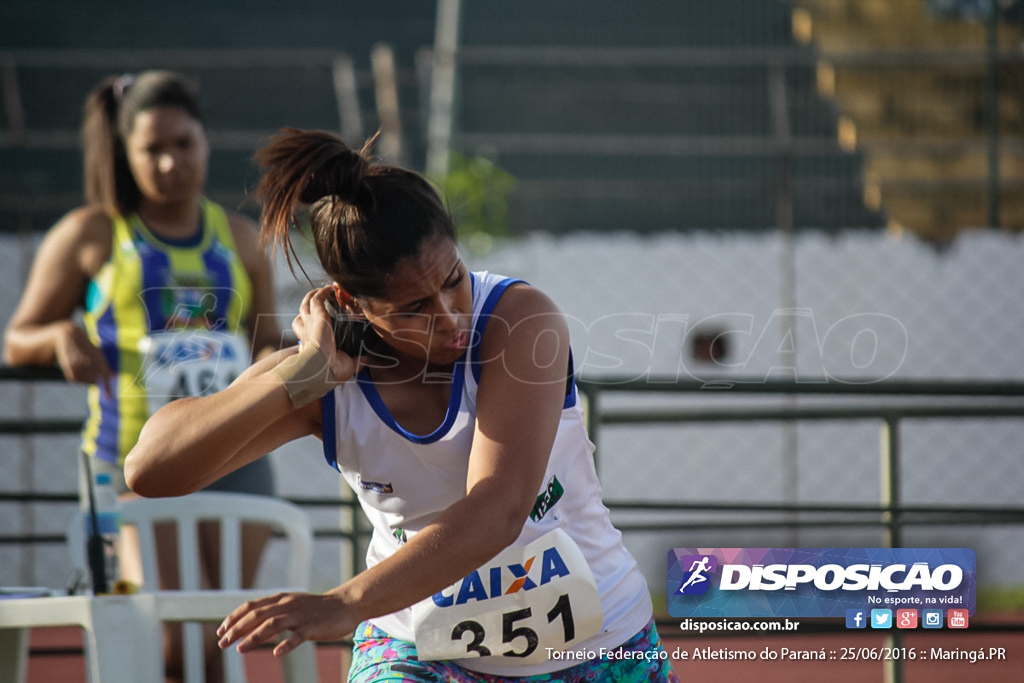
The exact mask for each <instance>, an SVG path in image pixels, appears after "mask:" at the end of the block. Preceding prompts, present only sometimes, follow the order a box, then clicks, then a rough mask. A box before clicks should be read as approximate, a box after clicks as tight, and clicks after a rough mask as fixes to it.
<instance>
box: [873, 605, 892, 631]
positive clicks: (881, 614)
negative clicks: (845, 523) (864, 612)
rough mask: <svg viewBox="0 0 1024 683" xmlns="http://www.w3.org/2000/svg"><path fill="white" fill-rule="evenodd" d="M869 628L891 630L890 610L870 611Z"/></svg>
mask: <svg viewBox="0 0 1024 683" xmlns="http://www.w3.org/2000/svg"><path fill="white" fill-rule="evenodd" d="M871 628H892V610H891V609H873V610H871Z"/></svg>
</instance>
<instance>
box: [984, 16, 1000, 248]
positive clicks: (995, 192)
mask: <svg viewBox="0 0 1024 683" xmlns="http://www.w3.org/2000/svg"><path fill="white" fill-rule="evenodd" d="M985 26H986V29H985V42H986V46H985V63H986V65H987V72H988V73H987V76H988V78H987V83H986V86H985V94H986V100H987V102H986V109H987V110H988V224H989V227H991V228H998V227H999V224H1000V206H999V203H1000V202H999V185H1000V183H999V73H998V67H999V65H998V63H997V60H996V57H997V54H998V51H999V8H998V6H997V5H996V3H994V2H993V3H992V7H991V10H990V12H989V17H988V21H987V22H986V24H985Z"/></svg>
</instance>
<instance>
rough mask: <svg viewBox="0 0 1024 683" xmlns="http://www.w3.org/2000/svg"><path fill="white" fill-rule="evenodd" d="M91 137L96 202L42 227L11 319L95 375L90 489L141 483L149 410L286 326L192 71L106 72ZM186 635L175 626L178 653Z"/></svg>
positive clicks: (92, 109) (254, 534)
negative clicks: (229, 199)
mask: <svg viewBox="0 0 1024 683" xmlns="http://www.w3.org/2000/svg"><path fill="white" fill-rule="evenodd" d="M82 142H83V149H84V177H85V199H86V205H85V206H82V207H80V208H77V209H74V210H73V211H71V212H70V213H68V214H67V215H66V216H64V217H63V218H61V219H60V220H59V221H58V222H57V223H56V224H55V225H54V226H53V227H52V228H51V229H50V230H49V232H48V233H47V234H46V236H45V238H44V239H43V241H42V244H41V245H40V247H39V249H38V251H37V253H36V256H35V260H34V263H33V264H32V269H31V272H30V274H29V277H28V283H27V284H26V287H25V290H24V292H23V294H22V297H21V300H20V302H19V304H18V307H17V309H16V310H15V312H14V315H13V317H12V318H11V320H10V322H9V323H8V326H7V330H6V334H5V338H4V361H5V362H6V363H8V364H10V365H52V364H54V363H56V364H57V365H59V366H60V368H61V370H62V371H63V373H64V376H65V377H66V378H67V379H68V381H71V382H82V383H86V384H89V385H91V386H90V387H89V392H88V408H89V414H88V418H87V420H86V423H85V425H84V427H83V430H82V451H83V453H84V454H85V455H86V456H88V459H87V460H84V462H85V463H86V464H87V465H88V467H83V468H82V471H83V472H85V471H88V472H91V475H92V476H82V477H80V489H81V490H80V495H82V496H83V500H86V499H87V498H86V496H88V489H87V488H86V487H88V486H91V484H92V481H94V477H95V475H96V474H97V473H100V472H109V473H110V474H111V475H112V480H113V482H114V483H115V487H116V488H117V489H118V490H119V492H120V493H121V494H124V495H129V491H128V488H127V486H126V485H125V481H124V474H123V464H124V459H125V456H126V455H127V453H128V451H129V450H131V448H132V446H133V445H135V442H136V440H137V439H138V436H139V432H140V430H141V429H142V425H143V424H144V423H145V421H146V419H147V418H148V417H149V415H150V414H151V413H153V412H155V411H156V409H157V408H159V407H160V406H162V405H164V404H165V403H167V402H169V401H171V400H173V399H175V398H180V397H183V396H191V395H199V394H204V393H210V392H214V391H217V390H219V389H222V388H224V387H226V386H228V384H230V383H231V382H232V381H233V380H234V379H235V377H237V376H238V375H240V374H241V373H242V372H243V371H244V370H245V368H246V367H248V365H249V364H250V362H251V360H252V359H253V358H254V357H259V356H260V355H262V354H264V353H265V352H267V351H268V350H274V349H276V348H278V346H279V345H280V342H281V332H280V329H279V327H278V325H277V322H276V320H275V318H274V315H273V314H274V293H273V283H272V279H271V268H270V263H269V261H268V259H267V256H266V255H265V253H264V251H263V250H261V249H260V248H259V246H258V244H257V239H256V237H257V231H256V226H255V225H254V223H253V222H252V221H251V220H249V219H248V218H246V217H244V216H242V215H241V214H238V213H234V212H229V211H225V210H224V209H223V208H221V207H220V206H218V205H217V204H214V203H213V202H211V201H209V200H207V199H206V198H205V197H204V195H203V191H204V184H205V181H206V173H207V162H208V158H209V152H210V149H209V144H208V142H207V138H206V132H205V129H204V125H203V115H202V111H201V109H200V104H199V99H198V96H197V93H196V90H195V89H194V87H193V86H192V84H191V83H189V82H188V81H187V80H185V79H184V78H183V77H181V76H180V75H178V74H175V73H172V72H167V71H148V72H143V73H140V74H138V75H123V76H118V77H109V78H107V79H105V80H104V81H103V82H101V83H100V84H99V85H98V86H97V87H96V89H94V90H93V91H92V92H91V93H90V94H89V96H88V98H87V100H86V103H85V117H84V122H83V125H82ZM79 314H80V319H81V324H80V323H79V322H78V316H79ZM208 489H211V490H223V491H239V492H246V493H256V494H264V495H269V494H272V493H273V490H274V485H273V476H272V472H271V467H270V463H269V462H268V461H267V460H266V459H260V460H257V461H255V462H253V463H251V464H250V465H249V466H247V467H246V468H244V469H242V470H239V471H238V472H235V473H233V474H231V475H229V476H228V477H225V478H224V479H223V480H221V481H218V482H213V483H211V485H210V486H209V487H208ZM127 531H128V530H127V529H126V532H127ZM122 536H123V543H124V547H123V548H122V563H121V564H122V567H123V572H122V573H123V577H124V578H125V579H128V580H133V581H136V582H140V583H141V576H140V573H139V572H140V570H139V568H138V567H137V566H133V558H136V557H137V553H133V552H132V551H131V549H130V548H131V545H132V537H131V536H130V535H128V534H127V533H125V534H123V535H122ZM267 538H268V536H267V531H266V530H265V529H262V528H250V529H247V532H246V539H245V541H246V544H245V550H244V552H245V560H244V562H243V566H244V574H245V576H244V581H245V584H246V585H251V583H252V581H253V578H254V576H255V572H256V569H257V564H258V559H259V555H260V553H261V552H262V547H263V545H264V544H265V542H266V539H267ZM170 540H172V539H170V538H167V537H166V536H165V537H164V540H163V542H161V543H160V548H158V550H159V551H161V552H160V575H161V584H162V586H163V587H168V588H173V587H175V585H176V584H177V577H176V574H177V564H176V562H175V558H174V557H173V556H171V555H170V553H169V552H168V549H169V548H172V547H173V545H171V544H170V543H169V541H170ZM203 551H204V553H203V554H204V557H205V558H208V562H207V567H208V569H209V572H208V578H209V581H210V585H211V587H216V583H217V581H216V577H217V576H218V575H219V574H218V571H217V569H218V568H217V566H216V565H217V563H218V562H219V555H218V554H217V548H216V543H215V539H213V538H210V537H209V534H208V533H207V537H206V538H204V548H203ZM135 564H136V565H137V559H136V560H135ZM177 640H178V638H177V635H176V634H175V635H174V636H173V637H169V643H170V644H169V648H170V652H169V659H168V661H169V662H170V664H171V667H172V669H173V668H174V662H178V663H179V664H180V651H179V644H178V642H177ZM218 664H219V657H212V658H211V666H212V667H214V668H216V667H217V666H218ZM172 673H173V672H172ZM215 675H216V674H215ZM172 678H173V676H172Z"/></svg>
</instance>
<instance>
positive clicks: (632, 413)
mask: <svg viewBox="0 0 1024 683" xmlns="http://www.w3.org/2000/svg"><path fill="white" fill-rule="evenodd" d="M14 381H23V382H24V381H27V382H37V381H63V377H62V375H61V373H60V372H59V371H58V370H57V369H56V368H11V367H0V383H4V382H14ZM578 387H579V390H580V393H581V394H582V395H583V396H584V397H585V401H586V411H587V421H588V428H589V430H590V434H591V438H592V439H593V440H594V442H595V443H598V441H599V439H600V437H601V430H602V428H603V427H609V426H614V425H635V426H643V425H659V424H685V423H729V422H774V423H790V422H797V421H819V420H840V421H860V420H871V421H875V422H877V423H878V424H879V426H880V430H881V433H882V436H883V438H882V440H881V447H880V449H879V453H878V457H879V460H880V465H881V466H880V471H881V476H882V482H881V484H882V494H881V500H880V502H879V504H878V505H857V504H829V505H823V504H813V505H803V504H791V503H779V504H764V503H756V504H752V503H746V502H742V501H734V502H724V503H723V502H700V501H688V502H678V501H654V500H606V501H605V502H606V504H607V506H608V507H609V508H610V509H612V510H613V511H619V512H640V513H652V512H653V513H669V514H676V515H678V514H680V513H688V512H700V513H704V514H707V513H712V514H713V515H714V514H720V515H721V516H722V517H723V519H721V520H715V521H710V522H708V521H703V522H697V523H694V522H693V521H692V520H686V521H685V528H687V529H690V530H693V529H695V528H705V529H728V528H744V529H758V528H765V529H767V528H783V529H786V528H789V529H792V528H799V527H835V528H840V527H852V526H865V527H871V526H877V527H881V528H882V529H883V530H884V533H885V542H886V545H888V546H890V547H899V546H900V545H901V543H902V538H903V532H904V530H905V529H906V528H907V527H910V526H914V525H938V524H942V525H981V526H991V525H1003V524H1017V525H1019V524H1024V506H1013V505H992V506H988V505H976V506H968V507H965V506H961V505H957V506H951V505H928V506H922V505H904V504H903V503H902V479H901V476H900V470H901V453H900V428H901V426H902V424H903V421H904V420H908V419H917V418H945V419H969V418H986V419H988V418H1006V419H1020V418H1024V382H1012V381H1008V382H999V381H906V380H887V381H884V382H876V383H867V384H865V383H857V384H846V383H837V382H820V383H818V382H789V381H773V380H759V381H743V380H730V381H720V382H715V383H710V384H709V383H706V382H699V381H688V380H664V379H663V380H658V379H657V378H648V379H646V380H635V379H632V380H618V379H615V378H603V379H601V380H591V379H581V380H579V381H578ZM702 393H703V394H715V395H721V394H723V393H728V394H734V395H745V396H751V395H762V396H763V395H774V396H791V397H795V396H802V397H813V396H826V395H831V396H838V397H857V398H863V397H866V396H870V397H874V398H880V399H884V400H880V401H879V402H877V403H875V404H872V405H865V404H863V402H862V403H859V404H856V405H835V404H828V405H800V404H794V403H786V404H780V405H768V406H763V405H761V406H750V405H744V406H738V407H726V408H706V407H700V406H662V407H658V408H651V407H650V406H646V407H643V408H640V409H637V408H630V407H628V406H619V407H614V408H610V407H606V406H604V405H602V396H604V395H610V394H620V395H621V394H636V395H640V394H647V395H651V394H663V395H668V394H677V395H680V394H689V395H700V394H702ZM935 398H943V399H944V400H943V402H942V403H941V404H938V405H928V404H924V403H921V402H920V399H935ZM896 399H902V401H901V400H896ZM908 399H911V400H908ZM80 426H81V420H73V419H46V418H41V419H30V420H10V419H3V420H0V434H13V435H29V434H40V433H74V432H77V431H78V430H79V429H80ZM289 500H290V501H291V502H293V503H296V504H298V505H300V506H306V507H333V508H336V509H343V508H345V509H348V510H349V511H350V513H351V514H350V517H349V518H350V519H351V520H352V525H351V528H350V529H341V528H331V529H317V530H315V531H314V537H315V538H318V539H327V538H334V539H342V541H343V542H344V543H347V544H349V547H350V549H351V552H350V557H351V560H352V563H351V567H350V571H351V572H352V574H355V573H357V572H359V571H360V570H361V569H362V559H361V558H362V551H363V550H364V549H365V544H366V542H367V541H368V540H369V535H370V531H369V527H368V525H367V524H366V522H365V521H364V520H362V516H361V513H360V512H359V511H358V509H357V508H358V503H357V502H356V501H355V499H354V498H350V499H344V498H341V497H338V498H289ZM5 501H6V502H17V503H27V504H31V503H42V502H67V503H77V493H66V494H59V493H58V494H54V493H42V492H6V493H4V492H0V502H5ZM736 513H744V514H752V515H756V516H758V519H756V520H753V521H752V520H750V519H743V520H739V521H737V520H735V519H728V516H729V515H735V514H736ZM683 524H684V522H683V521H681V520H679V519H671V518H670V519H667V520H666V519H661V520H658V521H653V522H652V521H648V522H639V523H635V522H634V523H630V522H617V523H616V526H617V527H618V528H619V529H620V530H621V531H622V532H623V533H625V534H629V533H632V532H646V531H665V530H674V529H679V528H682V526H683ZM64 541H65V539H64V537H63V535H53V534H51V535H40V534H34V535H33V534H21V535H0V545H4V544H23V543H24V544H30V543H63V542H64ZM998 628H999V629H1001V630H1007V629H1009V630H1014V631H1021V630H1024V624H1022V623H1016V624H1007V623H1002V624H1000V625H998ZM822 630H823V631H828V630H829V628H828V625H824V626H823V628H822ZM890 637H891V638H895V639H897V640H898V639H899V638H900V637H901V634H894V635H892V636H890ZM885 666H886V670H885V677H886V680H889V681H900V680H901V679H902V663H900V662H887V663H885Z"/></svg>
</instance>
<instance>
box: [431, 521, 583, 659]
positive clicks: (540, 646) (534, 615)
mask: <svg viewBox="0 0 1024 683" xmlns="http://www.w3.org/2000/svg"><path fill="white" fill-rule="evenodd" d="M602 623H603V614H602V610H601V598H600V595H599V594H598V592H597V586H596V585H595V583H594V577H593V574H592V573H591V571H590V567H589V566H588V565H587V562H586V560H585V559H584V558H583V553H582V552H581V551H580V549H579V547H578V546H577V545H576V543H575V542H574V541H573V540H572V538H571V537H570V536H569V535H568V534H567V533H566V532H565V531H563V530H562V529H555V530H553V531H550V532H548V533H547V534H545V535H543V536H541V537H540V538H538V539H536V540H535V541H533V542H531V543H529V544H526V545H524V546H512V547H509V548H506V549H505V550H504V551H502V552H501V553H500V554H499V555H498V556H497V557H495V558H494V559H493V560H491V561H490V562H489V563H488V564H487V565H486V566H484V567H480V568H479V569H477V570H476V571H474V572H473V573H472V574H470V575H469V576H467V577H466V578H464V579H463V580H462V581H460V582H459V583H457V584H455V585H454V586H451V587H449V588H447V589H445V590H443V591H441V592H440V593H438V594H436V595H435V596H434V597H433V598H432V599H429V600H425V601H423V602H421V603H419V604H417V605H416V606H415V607H413V630H414V632H415V640H416V651H417V654H418V655H419V658H420V659H422V660H430V659H468V658H475V657H490V658H493V659H494V660H496V661H501V662H502V663H503V665H505V666H508V665H520V664H522V665H528V664H536V663H539V662H543V661H547V659H548V655H549V654H550V653H549V652H548V650H549V648H550V649H556V650H564V649H566V648H567V647H569V646H572V645H576V644H578V643H580V642H582V641H584V640H586V639H588V638H590V637H591V636H593V635H595V634H596V633H598V632H599V631H600V630H601V626H602Z"/></svg>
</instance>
